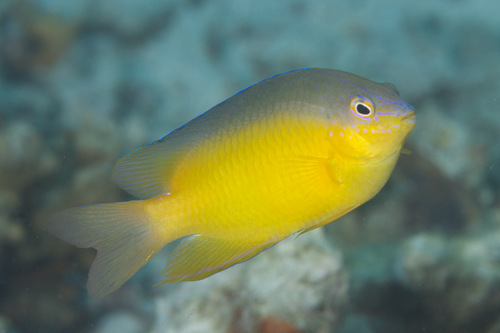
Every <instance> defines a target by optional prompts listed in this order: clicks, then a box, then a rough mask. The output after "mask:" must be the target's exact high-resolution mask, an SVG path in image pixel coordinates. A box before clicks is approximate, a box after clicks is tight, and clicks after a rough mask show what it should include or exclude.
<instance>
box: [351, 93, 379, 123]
mask: <svg viewBox="0 0 500 333" xmlns="http://www.w3.org/2000/svg"><path fill="white" fill-rule="evenodd" d="M351 111H352V112H353V113H354V114H355V115H356V116H358V117H361V118H370V117H372V116H373V115H374V114H375V108H374V107H373V103H372V102H370V101H369V100H367V99H364V98H358V97H356V98H354V99H353V100H352V101H351Z"/></svg>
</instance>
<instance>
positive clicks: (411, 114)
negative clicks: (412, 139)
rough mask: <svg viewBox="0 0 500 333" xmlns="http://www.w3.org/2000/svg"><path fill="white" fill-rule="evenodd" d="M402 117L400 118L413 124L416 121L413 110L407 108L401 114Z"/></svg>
mask: <svg viewBox="0 0 500 333" xmlns="http://www.w3.org/2000/svg"><path fill="white" fill-rule="evenodd" d="M402 116H403V118H402V119H401V120H403V121H405V122H408V123H411V124H414V123H416V122H417V116H416V115H415V110H409V111H407V112H405V113H404V114H403V115H402Z"/></svg>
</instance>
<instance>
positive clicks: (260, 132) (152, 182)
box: [47, 68, 415, 297]
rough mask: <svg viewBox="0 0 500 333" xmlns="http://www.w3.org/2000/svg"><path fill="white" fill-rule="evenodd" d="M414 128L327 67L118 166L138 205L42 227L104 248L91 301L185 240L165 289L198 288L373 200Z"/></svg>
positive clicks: (259, 89)
mask: <svg viewBox="0 0 500 333" xmlns="http://www.w3.org/2000/svg"><path fill="white" fill-rule="evenodd" d="M414 126H415V113H414V111H413V109H412V108H411V106H410V105H409V104H407V103H406V102H405V101H403V100H402V99H401V98H400V96H399V93H398V92H397V90H396V89H395V88H394V86H392V85H390V84H384V83H376V82H373V81H370V80H367V79H364V78H361V77H359V76H356V75H354V74H350V73H346V72H342V71H338V70H331V69H321V68H310V69H301V70H296V71H291V72H287V73H284V74H280V75H275V76H273V77H271V78H269V79H266V80H263V81H261V82H259V83H257V84H255V85H253V86H250V87H249V88H247V89H244V90H242V91H240V92H239V93H237V94H236V95H234V96H232V97H230V98H228V99H226V100H225V101H223V102H222V103H220V104H218V105H216V106H214V107H213V108H212V109H210V110H208V111H207V112H205V113H204V114H202V115H200V116H198V117H196V118H194V119H193V120H191V121H190V122H188V123H186V124H185V125H183V126H182V127H180V128H178V129H177V130H175V131H173V132H171V133H169V134H168V135H167V136H165V137H164V138H162V139H160V140H159V141H156V142H153V143H151V144H148V145H145V146H144V147H142V148H140V149H136V150H134V151H132V152H131V153H129V154H128V155H126V156H124V157H123V158H122V159H120V160H119V161H118V162H117V164H116V166H115V168H114V169H113V180H115V181H116V182H117V183H118V185H119V186H120V187H122V188H123V189H124V190H126V191H128V192H129V193H131V194H132V195H134V196H136V197H138V200H134V201H129V202H119V203H110V204H100V205H92V206H87V207H76V208H70V209H67V210H64V211H62V212H59V213H56V214H55V215H54V216H52V217H51V218H50V220H49V222H48V224H47V228H48V230H49V231H50V232H52V233H54V234H55V235H56V236H58V237H60V238H62V239H64V240H66V241H68V242H70V243H72V244H75V245H76V246H79V247H93V248H95V249H97V256H96V259H95V260H94V262H93V263H92V266H91V269H90V272H89V281H88V283H87V286H88V289H89V293H90V294H91V295H92V296H94V297H103V296H106V295H108V294H110V293H112V292H113V291H115V290H116V289H118V288H119V287H120V286H121V285H123V284H124V283H125V282H126V281H127V280H128V279H129V278H131V277H132V276H133V275H134V274H135V273H136V272H137V270H139V269H140V268H141V267H142V266H143V265H144V264H146V263H147V262H148V261H149V260H150V259H151V258H152V257H153V256H154V255H155V254H156V253H157V252H158V251H159V250H160V249H161V248H162V247H163V246H165V245H166V244H168V243H170V242H172V241H175V240H177V239H180V238H183V240H182V242H181V243H180V245H179V246H178V247H177V248H176V250H175V251H174V253H173V254H172V255H171V256H170V258H169V259H168V262H167V265H166V267H165V270H164V280H163V281H162V282H161V283H167V282H182V281H196V280H201V279H204V278H206V277H208V276H211V275H213V274H215V273H217V272H220V271H223V270H225V269H227V268H229V267H231V266H233V265H234V264H236V263H239V262H243V261H245V260H248V259H250V258H252V257H254V256H255V255H257V254H259V253H260V252H262V251H264V250H266V249H268V248H270V247H272V246H273V245H275V244H276V243H278V242H279V241H280V240H282V239H284V238H286V237H288V236H289V235H292V234H295V233H304V232H307V231H309V230H312V229H315V228H318V227H320V226H322V225H324V224H327V223H330V222H332V221H334V220H336V219H337V218H339V217H341V216H342V215H344V214H346V213H348V212H349V211H351V210H353V209H355V208H356V207H358V206H360V205H361V204H363V203H364V202H366V201H368V200H370V199H371V198H372V197H373V196H375V195H376V194H377V193H378V192H379V191H380V189H381V188H382V187H383V186H384V184H385V183H386V182H387V179H388V178H389V176H390V174H391V173H392V170H393V169H394V167H395V164H396V161H397V159H398V156H399V154H400V151H401V148H402V146H403V143H404V141H405V139H406V137H407V136H408V134H409V133H410V132H411V131H412V129H413V127H414Z"/></svg>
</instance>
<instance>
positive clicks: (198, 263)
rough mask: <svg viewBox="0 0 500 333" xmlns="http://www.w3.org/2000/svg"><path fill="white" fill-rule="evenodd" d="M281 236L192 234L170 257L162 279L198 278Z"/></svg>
mask: <svg viewBox="0 0 500 333" xmlns="http://www.w3.org/2000/svg"><path fill="white" fill-rule="evenodd" d="M280 240H281V239H278V238H276V239H271V240H269V241H266V242H262V243H256V242H254V243H252V242H246V241H245V240H242V241H241V242H240V241H238V240H224V239H217V238H213V237H209V236H205V235H193V236H190V237H189V238H187V239H186V240H184V241H182V242H181V244H179V246H178V247H177V248H176V249H175V251H174V253H173V254H172V256H171V257H170V258H169V260H168V263H167V266H166V267H165V270H164V272H163V273H164V274H165V280H163V281H162V282H160V283H159V284H163V283H170V282H181V281H197V280H201V279H204V278H206V277H209V276H210V275H213V274H215V273H217V272H220V271H223V270H225V269H227V268H229V267H231V266H233V265H235V264H237V263H240V262H243V261H245V260H248V259H250V258H252V257H254V256H256V255H257V254H259V253H260V252H262V251H264V250H266V249H268V248H270V247H272V246H273V245H274V244H276V243H277V242H278V241H280Z"/></svg>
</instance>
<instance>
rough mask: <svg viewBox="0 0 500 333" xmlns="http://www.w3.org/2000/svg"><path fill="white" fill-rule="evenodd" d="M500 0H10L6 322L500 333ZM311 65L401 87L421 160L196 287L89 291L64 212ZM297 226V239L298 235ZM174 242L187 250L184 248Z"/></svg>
mask: <svg viewBox="0 0 500 333" xmlns="http://www.w3.org/2000/svg"><path fill="white" fill-rule="evenodd" d="M499 12H500V2H498V1H495V0H421V1H411V2H410V1H397V0H380V1H375V0H354V1H353V0H334V1H323V0H307V1H305V0H290V1H285V0H276V1H268V0H256V1H247V0H231V1H230V0H226V1H223V0H221V1H206V0H184V1H181V0H150V1H142V0H71V1H62V0H0V332H2V333H3V332H9V333H10V332H13V333H16V332H28V333H29V332H55V333H58V332H92V333H108V332H122V333H134V332H158V333H160V332H161V333H163V332H165V333H166V332H193V333H196V332H223V333H270V332H289V333H290V332H319V333H323V332H325V333H326V332H336V333H370V332H384V333H392V332H394V333H396V332H406V333H412V332H428V333H433V332H436V333H437V332H439V333H461V332H475V333H495V332H500V139H499V137H500V79H499V77H500V19H499V17H498V13H499ZM302 67H328V68H336V69H341V70H345V71H349V72H353V73H356V74H358V75H361V76H364V77H367V78H370V79H372V80H375V81H381V82H385V81H388V82H391V83H393V84H395V85H396V86H397V87H398V88H399V90H400V92H401V95H402V96H403V97H404V98H405V100H407V101H408V102H410V103H411V104H413V105H414V107H415V108H416V110H417V118H418V124H417V127H416V129H415V131H414V132H413V133H412V134H411V135H410V137H409V140H408V143H407V148H408V149H409V150H410V151H411V154H405V155H403V156H402V157H401V159H400V162H399V164H398V166H397V168H396V171H395V173H394V174H393V176H392V177H391V179H390V181H389V183H388V184H387V186H386V187H385V188H384V189H383V190H382V192H381V193H380V194H379V195H377V196H376V197H375V198H374V199H373V200H372V201H370V202H369V203H368V204H366V205H364V206H363V207H361V208H359V209H357V210H356V211H354V212H352V213H350V214H349V215H347V216H345V217H344V218H342V219H340V220H338V221H336V222H335V223H332V224H330V225H328V226H326V227H324V228H321V229H318V230H316V231H314V232H311V233H308V234H306V235H304V236H301V237H299V238H298V239H296V240H295V239H290V240H287V241H284V242H282V243H280V244H279V245H278V246H275V247H274V248H272V249H271V250H268V251H266V252H264V253H263V254H261V255H259V256H258V257H257V258H255V259H253V260H251V261H249V262H247V263H245V264H243V265H238V266H237V267H233V268H232V269H230V270H228V271H225V272H224V273H221V274H217V275H215V276H213V277H210V278H209V279H206V280H204V281H200V282H196V283H181V284H175V285H163V286H160V287H156V288H153V287H152V285H153V284H154V283H155V282H157V281H159V279H160V277H161V275H160V272H161V270H162V268H163V265H164V260H165V258H164V255H162V254H160V255H159V256H158V258H155V259H154V260H153V261H152V262H151V263H150V264H149V265H147V266H146V267H145V268H144V269H142V270H141V271H140V272H139V274H138V275H136V276H135V277H134V278H133V279H132V280H131V281H129V282H128V283H127V284H126V285H125V286H124V287H123V288H121V289H120V290H119V291H118V292H116V293H114V294H113V295H111V296H109V297H107V298H105V299H102V300H95V299H90V298H88V296H87V293H86V289H85V283H86V279H87V272H88V268H89V265H90V263H91V261H92V259H93V256H94V252H93V250H82V249H77V248H74V247H72V246H70V245H68V244H66V243H65V242H63V241H61V240H59V239H56V238H55V237H53V236H51V235H49V234H47V233H46V232H45V231H44V229H43V225H44V221H45V220H46V218H47V216H48V215H49V214H51V213H53V212H55V211H57V210H60V209H62V208H67V207H71V206H78V205H84V204H91V203H100V202H114V201H120V200H128V199H130V197H128V196H127V195H126V193H125V192H123V191H121V190H119V189H118V187H117V186H116V185H115V184H113V183H112V182H111V181H110V172H111V168H112V167H113V164H114V163H115V162H116V161H117V160H118V158H120V157H121V156H122V155H123V154H125V153H127V152H128V151H130V150H133V149H135V148H137V147H139V146H142V145H144V144H146V143H148V142H151V141H153V140H156V139H158V138H160V137H162V136H164V135H165V134H167V133H168V132H170V131H171V130H173V129H175V128H176V127H178V126H180V125H182V124H183V123H185V122H186V121H188V120H190V119H191V118H193V117H194V116H196V115H198V114H200V113H202V112H204V111H205V110H207V109H209V108H210V107H212V106H213V105H215V104H217V103H218V102H220V101H222V100H224V99H225V98H227V97H229V96H231V95H232V94H234V93H236V92H237V91H239V90H241V89H243V88H245V87H247V86H249V85H250V84H253V83H255V82H258V81H260V80H262V79H263V78H266V77H268V76H271V75H274V74H277V73H280V72H284V71H288V70H291V69H296V68H302ZM291 238H294V237H291ZM167 250H168V249H167Z"/></svg>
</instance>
